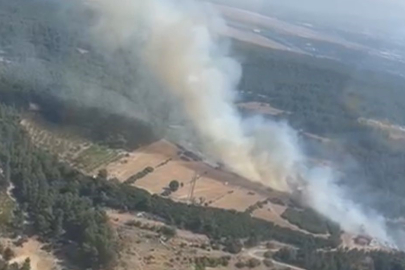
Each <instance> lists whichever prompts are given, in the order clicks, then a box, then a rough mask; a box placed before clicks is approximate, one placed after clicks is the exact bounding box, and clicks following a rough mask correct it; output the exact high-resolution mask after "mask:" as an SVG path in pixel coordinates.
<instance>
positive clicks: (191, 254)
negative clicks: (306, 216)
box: [108, 211, 276, 270]
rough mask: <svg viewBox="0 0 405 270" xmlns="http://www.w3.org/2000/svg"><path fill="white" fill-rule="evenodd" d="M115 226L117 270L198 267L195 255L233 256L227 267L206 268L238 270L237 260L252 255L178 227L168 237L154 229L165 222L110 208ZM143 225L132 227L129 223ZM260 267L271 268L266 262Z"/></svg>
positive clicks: (180, 269) (184, 269)
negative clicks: (118, 246) (118, 247)
mask: <svg viewBox="0 0 405 270" xmlns="http://www.w3.org/2000/svg"><path fill="white" fill-rule="evenodd" d="M108 216H109V217H110V220H111V223H112V225H113V227H114V228H115V229H116V230H117V232H118V236H119V238H120V239H121V240H122V241H120V242H121V253H120V260H119V264H118V267H116V269H117V270H133V269H140V270H190V269H196V268H195V264H194V260H195V258H200V257H207V258H221V257H223V256H228V257H229V258H230V260H229V264H228V266H226V267H225V266H218V267H216V268H205V269H207V270H208V269H215V270H236V269H237V268H236V267H235V263H236V262H238V261H239V260H243V261H246V260H248V259H250V258H251V257H252V255H250V254H249V253H248V252H243V253H241V254H238V255H232V254H229V253H225V252H223V251H220V250H212V249H211V248H210V245H209V240H208V238H207V237H206V236H204V235H199V234H193V233H190V232H188V231H183V230H177V231H176V235H175V236H174V237H172V238H170V239H168V240H167V239H165V238H164V237H162V236H161V235H159V233H157V232H156V231H154V230H153V229H151V228H156V227H159V226H163V225H164V224H162V223H159V222H156V221H151V220H148V219H146V218H140V217H137V215H135V214H129V213H118V212H116V211H108ZM131 221H132V222H138V224H139V223H140V224H142V225H141V226H138V227H137V226H131V225H130V222H131ZM255 269H257V270H264V269H267V270H270V269H276V268H267V267H265V266H264V265H263V264H262V265H261V266H259V267H256V268H255Z"/></svg>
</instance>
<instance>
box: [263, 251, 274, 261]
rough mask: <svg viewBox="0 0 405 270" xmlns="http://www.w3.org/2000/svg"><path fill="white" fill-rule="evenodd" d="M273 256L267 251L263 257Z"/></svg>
mask: <svg viewBox="0 0 405 270" xmlns="http://www.w3.org/2000/svg"><path fill="white" fill-rule="evenodd" d="M272 256H273V254H272V253H271V251H266V252H265V253H264V254H263V257H265V258H267V259H268V258H271V257H272Z"/></svg>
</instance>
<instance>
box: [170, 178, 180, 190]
mask: <svg viewBox="0 0 405 270" xmlns="http://www.w3.org/2000/svg"><path fill="white" fill-rule="evenodd" d="M179 186H180V184H179V181H177V180H173V181H171V182H170V184H169V188H170V190H171V191H172V192H176V191H177V190H178V189H179Z"/></svg>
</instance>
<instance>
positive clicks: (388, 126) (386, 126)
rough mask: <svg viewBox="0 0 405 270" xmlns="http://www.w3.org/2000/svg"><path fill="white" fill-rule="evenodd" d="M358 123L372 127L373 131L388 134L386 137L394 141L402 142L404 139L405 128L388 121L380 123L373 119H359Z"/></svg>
mask: <svg viewBox="0 0 405 270" xmlns="http://www.w3.org/2000/svg"><path fill="white" fill-rule="evenodd" d="M358 121H359V123H361V124H363V125H367V126H370V127H373V128H375V129H380V130H383V131H385V132H387V133H388V136H389V137H390V138H391V139H394V140H404V139H405V127H403V126H400V125H395V124H392V123H390V122H389V121H387V120H385V121H380V120H375V119H367V118H359V119H358Z"/></svg>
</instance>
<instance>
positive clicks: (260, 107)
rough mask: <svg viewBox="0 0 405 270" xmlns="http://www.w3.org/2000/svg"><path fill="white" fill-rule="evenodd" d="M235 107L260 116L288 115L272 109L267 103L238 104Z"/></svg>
mask: <svg viewBox="0 0 405 270" xmlns="http://www.w3.org/2000/svg"><path fill="white" fill-rule="evenodd" d="M237 106H238V107H239V108H240V109H243V110H247V111H249V112H252V113H257V114H262V115H281V114H284V113H289V112H286V111H283V110H280V109H277V108H274V107H272V106H271V105H270V104H268V103H264V102H255V101H252V102H242V103H238V104H237Z"/></svg>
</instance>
